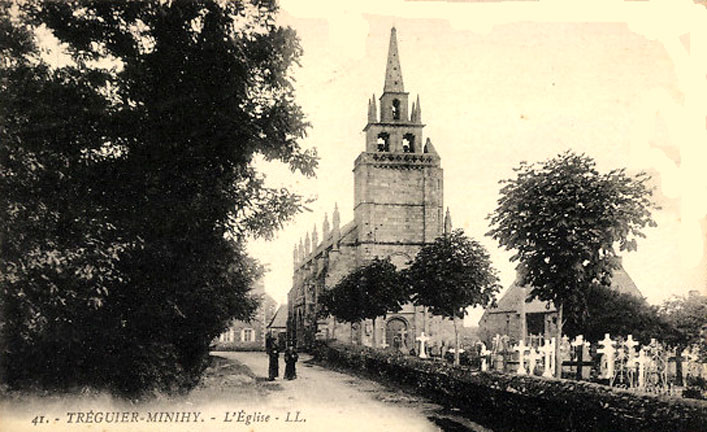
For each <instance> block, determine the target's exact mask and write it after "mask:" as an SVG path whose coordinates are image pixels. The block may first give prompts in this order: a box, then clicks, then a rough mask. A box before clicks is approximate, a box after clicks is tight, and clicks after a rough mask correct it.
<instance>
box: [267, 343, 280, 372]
mask: <svg viewBox="0 0 707 432" xmlns="http://www.w3.org/2000/svg"><path fill="white" fill-rule="evenodd" d="M268 357H270V363H269V365H268V379H269V380H270V381H274V380H275V378H277V377H278V376H279V375H280V351H279V350H278V349H277V344H272V345H271V346H270V350H269V351H268Z"/></svg>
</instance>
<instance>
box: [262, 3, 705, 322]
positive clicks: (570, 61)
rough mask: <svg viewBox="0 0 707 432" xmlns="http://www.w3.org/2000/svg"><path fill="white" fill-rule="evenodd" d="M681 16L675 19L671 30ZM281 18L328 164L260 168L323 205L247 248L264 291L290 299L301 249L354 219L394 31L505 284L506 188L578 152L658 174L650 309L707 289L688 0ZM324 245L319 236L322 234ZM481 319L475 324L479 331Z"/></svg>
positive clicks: (698, 102)
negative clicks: (357, 175) (523, 171)
mask: <svg viewBox="0 0 707 432" xmlns="http://www.w3.org/2000/svg"><path fill="white" fill-rule="evenodd" d="M668 18H669V19H668ZM280 22H281V23H282V24H283V25H288V26H291V27H293V28H294V29H295V30H296V31H297V33H298V35H299V37H300V40H301V45H302V48H303V50H304V54H303V57H302V58H301V67H300V68H296V69H295V70H294V77H295V79H296V84H295V87H296V95H297V100H298V102H299V103H300V104H301V106H302V107H303V110H304V112H305V114H306V115H307V120H308V121H309V122H310V123H311V125H312V127H311V128H310V130H309V134H308V136H307V138H306V139H304V140H303V141H302V144H303V145H304V146H305V147H316V148H317V150H318V153H319V155H320V166H319V169H318V171H317V177H316V178H314V179H304V178H302V177H301V176H295V175H292V174H291V173H289V171H288V170H287V169H286V167H283V166H281V165H279V164H277V163H264V162H261V163H260V164H259V165H260V168H261V169H262V170H263V172H265V173H266V175H267V176H268V177H267V179H268V183H269V184H271V185H274V186H286V187H289V188H292V189H293V190H295V191H297V192H299V193H301V194H302V195H304V196H305V197H308V198H311V199H313V200H314V201H313V202H312V203H311V204H309V205H308V208H309V211H305V212H303V213H301V214H299V215H298V216H297V217H296V218H295V219H294V220H293V221H292V222H291V223H289V224H288V225H287V226H286V227H285V228H284V229H283V230H281V231H280V232H279V233H278V234H277V236H276V237H275V238H274V239H273V240H272V241H269V242H266V241H263V240H255V241H251V242H250V243H249V251H250V252H251V254H252V255H253V256H255V257H256V258H258V259H259V260H261V261H262V262H263V263H264V264H266V265H267V266H268V268H269V272H268V273H267V274H266V276H265V289H266V291H267V292H268V293H269V294H271V295H272V296H273V297H274V298H275V299H276V300H277V301H278V302H280V303H283V302H285V301H286V298H287V292H288V291H289V289H290V288H291V285H292V249H293V246H294V244H295V243H297V242H299V239H300V238H304V236H305V234H306V233H307V232H309V233H310V235H311V231H312V229H313V227H314V225H315V224H316V225H317V230H318V231H319V232H320V233H321V223H322V220H323V218H324V214H325V213H328V215H329V220H331V212H332V210H333V208H334V204H335V203H337V204H338V207H339V209H340V212H341V221H342V225H343V224H345V223H346V222H348V221H350V220H352V219H353V208H352V204H353V173H352V169H353V162H354V160H355V158H356V156H357V155H358V154H359V153H360V152H361V151H363V149H364V134H363V132H362V129H363V127H364V126H365V123H366V115H367V100H368V98H370V97H371V95H372V94H375V96H376V97H378V96H380V94H381V92H382V89H383V79H384V74H385V63H386V55H387V48H388V39H389V37H390V29H391V27H392V26H395V27H396V29H397V35H398V49H399V54H400V61H401V69H402V73H403V81H404V84H405V90H406V91H408V92H410V100H411V101H412V100H414V98H415V97H416V96H417V95H419V96H420V101H421V107H422V121H423V123H425V124H426V125H427V126H426V127H425V128H424V131H423V133H424V137H429V138H430V139H431V140H432V142H433V144H434V146H435V148H436V149H437V152H438V153H439V155H440V157H441V161H442V168H443V169H444V205H445V207H449V209H450V212H451V216H452V221H453V225H454V227H455V228H463V229H464V230H465V232H466V234H467V235H469V236H470V237H473V238H475V239H477V240H479V241H480V242H481V243H482V244H483V245H484V246H486V247H487V249H488V250H489V252H490V254H491V257H492V260H493V264H494V266H495V267H496V268H497V269H498V271H499V275H500V278H501V283H502V285H503V286H504V287H508V286H509V285H510V284H511V282H512V281H513V280H514V277H515V271H514V268H515V264H514V263H511V262H510V261H509V258H510V256H511V253H510V252H507V251H504V250H501V249H499V247H498V245H497V243H496V242H495V241H494V240H493V239H491V238H490V237H487V236H485V233H486V232H487V231H488V229H489V226H488V221H487V220H486V216H487V215H488V214H489V213H491V212H492V211H493V210H494V209H495V207H496V200H497V199H498V197H499V195H498V191H499V188H500V187H499V184H498V182H499V180H501V179H505V178H510V177H512V176H513V168H514V167H516V166H518V164H519V162H521V161H528V162H535V161H541V160H545V159H547V158H550V157H553V156H555V155H557V154H558V153H561V152H564V151H565V150H568V149H571V150H574V151H575V152H578V153H585V154H586V155H588V156H590V157H592V158H594V159H595V160H596V161H597V165H598V168H599V170H600V171H608V170H611V169H614V168H622V167H625V168H627V169H628V171H629V172H630V173H637V172H639V171H647V172H648V173H650V174H651V175H652V176H653V183H654V186H655V187H656V193H655V200H656V202H657V203H658V204H659V205H660V206H661V209H660V210H658V211H655V212H654V214H653V216H654V219H655V221H656V222H657V223H658V227H657V228H646V229H645V231H644V233H645V234H646V236H647V237H646V238H645V239H642V240H641V241H639V243H638V251H636V252H631V253H625V254H624V255H623V264H624V268H625V269H626V271H627V272H628V274H629V275H630V276H631V277H632V279H633V280H634V282H635V283H636V285H637V286H638V288H639V289H640V290H641V292H642V293H643V295H644V296H645V297H646V298H647V299H648V301H649V302H650V303H653V304H658V303H660V302H662V301H663V300H665V299H666V298H668V297H669V296H671V295H673V294H676V295H684V294H686V293H687V292H688V291H689V290H698V291H701V292H703V293H707V199H706V197H707V170H705V169H704V168H703V167H704V166H705V162H707V8H705V7H704V6H700V5H696V4H694V3H692V2H689V1H674V0H672V1H650V2H638V1H632V2H623V1H616V0H603V1H601V0H600V1H594V2H577V1H566V0H563V1H558V0H553V1H540V2H505V1H504V2H463V1H457V2H443V1H408V2H405V1H399V0H389V1H386V2H377V1H359V2H346V4H345V5H344V4H342V5H339V4H337V3H335V2H328V1H307V2H303V1H301V0H300V1H294V0H282V1H281V14H280ZM320 238H321V235H320ZM479 316H480V311H478V310H476V311H472V313H471V314H470V318H469V319H468V320H467V321H466V323H467V324H475V322H476V321H477V320H478V317H479Z"/></svg>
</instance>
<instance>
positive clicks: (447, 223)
mask: <svg viewBox="0 0 707 432" xmlns="http://www.w3.org/2000/svg"><path fill="white" fill-rule="evenodd" d="M451 232H452V215H451V214H450V213H449V207H447V213H446V214H445V215H444V233H445V234H449V233H451Z"/></svg>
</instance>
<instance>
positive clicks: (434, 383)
mask: <svg viewBox="0 0 707 432" xmlns="http://www.w3.org/2000/svg"><path fill="white" fill-rule="evenodd" d="M313 354H314V359H315V361H319V362H322V363H325V364H327V365H330V366H334V367H338V368H344V369H347V370H352V371H358V372H363V373H364V374H366V375H368V376H370V377H373V378H382V379H384V380H386V381H391V382H394V383H397V384H401V385H403V386H405V387H408V388H412V389H414V390H415V391H416V393H417V394H420V395H423V396H426V397H429V398H431V399H433V400H435V401H437V402H439V403H441V404H443V405H445V406H453V407H456V408H459V409H461V410H462V412H463V413H464V415H465V416H467V417H469V418H470V419H472V420H473V421H475V422H477V423H479V424H482V425H485V426H487V427H489V428H492V429H493V430H494V431H523V432H531V431H543V432H545V431H600V432H621V431H627V432H634V431H651V432H656V431H671V432H672V431H675V432H679V431H685V432H704V431H707V403H706V402H704V401H698V400H689V399H688V400H686V399H680V398H677V397H667V396H655V395H641V394H637V393H632V392H629V391H626V390H620V389H614V388H611V387H607V386H603V385H599V384H594V383H588V382H583V381H572V380H558V379H548V378H543V377H536V376H520V375H511V374H503V373H499V372H479V371H472V370H470V369H468V368H464V367H455V366H452V365H449V364H446V363H443V362H431V361H425V360H422V359H419V358H416V357H411V356H405V355H402V354H399V353H394V352H390V351H381V350H373V349H371V348H368V347H362V346H349V345H339V344H324V343H322V344H319V345H317V346H316V347H314V348H313Z"/></svg>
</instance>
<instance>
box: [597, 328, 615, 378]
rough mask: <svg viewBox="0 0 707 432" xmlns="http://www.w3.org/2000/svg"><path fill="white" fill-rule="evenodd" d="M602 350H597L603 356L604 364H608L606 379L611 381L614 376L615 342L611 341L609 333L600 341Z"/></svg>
mask: <svg viewBox="0 0 707 432" xmlns="http://www.w3.org/2000/svg"><path fill="white" fill-rule="evenodd" d="M599 344H600V345H601V348H599V349H598V350H597V352H598V353H599V354H602V356H603V357H602V362H605V363H606V371H605V373H604V378H608V379H611V378H613V376H614V341H613V340H611V336H609V333H604V339H602V340H600V341H599Z"/></svg>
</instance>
